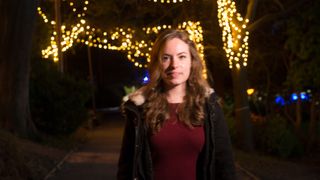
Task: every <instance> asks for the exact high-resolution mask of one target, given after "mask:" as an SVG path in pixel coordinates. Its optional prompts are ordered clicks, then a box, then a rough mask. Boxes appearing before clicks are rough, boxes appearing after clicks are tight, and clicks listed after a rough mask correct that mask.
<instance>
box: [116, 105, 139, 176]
mask: <svg viewBox="0 0 320 180" xmlns="http://www.w3.org/2000/svg"><path fill="white" fill-rule="evenodd" d="M123 113H124V116H125V120H126V125H125V129H124V133H123V138H122V146H121V150H120V157H119V161H118V172H117V179H118V180H131V179H132V174H133V172H132V171H133V157H134V143H135V128H134V127H135V125H134V122H133V119H132V118H133V114H132V113H131V114H130V113H129V112H125V111H124V112H123Z"/></svg>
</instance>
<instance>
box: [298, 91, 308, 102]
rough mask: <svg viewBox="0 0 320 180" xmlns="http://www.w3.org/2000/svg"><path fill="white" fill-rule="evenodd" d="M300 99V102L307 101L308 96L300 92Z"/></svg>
mask: <svg viewBox="0 0 320 180" xmlns="http://www.w3.org/2000/svg"><path fill="white" fill-rule="evenodd" d="M300 98H301V100H302V101H307V100H309V96H308V94H307V93H305V92H301V93H300Z"/></svg>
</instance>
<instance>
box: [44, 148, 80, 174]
mask: <svg viewBox="0 0 320 180" xmlns="http://www.w3.org/2000/svg"><path fill="white" fill-rule="evenodd" d="M76 149H77V148H74V149H72V150H70V151H69V152H68V153H67V154H66V155H65V156H64V157H63V158H62V159H61V160H60V161H59V162H58V163H57V164H56V165H55V166H54V167H53V168H52V169H51V171H50V172H49V173H48V174H47V175H46V176H45V178H44V180H47V179H48V178H50V177H52V176H53V174H54V173H55V172H56V171H57V170H59V169H60V168H61V166H62V165H63V163H64V162H65V161H66V160H67V159H68V157H69V156H70V155H71V154H72V153H74V152H75V151H76Z"/></svg>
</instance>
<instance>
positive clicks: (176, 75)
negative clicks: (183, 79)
mask: <svg viewBox="0 0 320 180" xmlns="http://www.w3.org/2000/svg"><path fill="white" fill-rule="evenodd" d="M179 75H180V73H179V72H168V73H167V76H169V77H173V78H175V77H178V76H179Z"/></svg>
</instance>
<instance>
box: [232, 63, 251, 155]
mask: <svg viewBox="0 0 320 180" xmlns="http://www.w3.org/2000/svg"><path fill="white" fill-rule="evenodd" d="M232 80H233V93H234V98H235V100H234V102H235V126H236V135H237V136H236V138H237V140H236V144H237V146H238V147H239V148H241V149H243V150H246V151H253V149H254V148H253V140H252V128H251V122H250V109H249V103H248V96H247V91H246V90H247V74H246V68H245V67H242V68H240V69H237V68H233V69H232Z"/></svg>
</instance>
